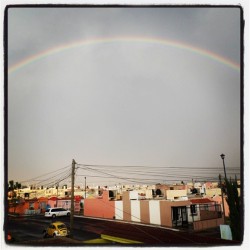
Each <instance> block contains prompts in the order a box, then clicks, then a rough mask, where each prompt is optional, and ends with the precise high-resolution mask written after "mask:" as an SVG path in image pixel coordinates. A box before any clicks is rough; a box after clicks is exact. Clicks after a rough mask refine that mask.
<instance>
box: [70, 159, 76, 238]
mask: <svg viewBox="0 0 250 250" xmlns="http://www.w3.org/2000/svg"><path fill="white" fill-rule="evenodd" d="M75 164H76V162H75V160H74V159H73V160H72V173H71V209H70V234H71V237H73V223H74V211H75V206H74V191H75Z"/></svg>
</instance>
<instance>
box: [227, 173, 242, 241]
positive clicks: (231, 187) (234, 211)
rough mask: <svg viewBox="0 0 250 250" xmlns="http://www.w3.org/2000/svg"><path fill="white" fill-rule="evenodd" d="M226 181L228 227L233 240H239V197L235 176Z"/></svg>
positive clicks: (240, 237) (240, 238)
mask: <svg viewBox="0 0 250 250" xmlns="http://www.w3.org/2000/svg"><path fill="white" fill-rule="evenodd" d="M225 182H226V193H227V198H226V201H227V204H228V206H229V218H230V228H231V230H232V236H233V239H234V240H238V241H241V240H242V235H241V217H240V206H241V204H240V197H239V193H238V189H237V178H236V177H235V180H234V181H232V180H231V179H230V181H228V179H227V178H225Z"/></svg>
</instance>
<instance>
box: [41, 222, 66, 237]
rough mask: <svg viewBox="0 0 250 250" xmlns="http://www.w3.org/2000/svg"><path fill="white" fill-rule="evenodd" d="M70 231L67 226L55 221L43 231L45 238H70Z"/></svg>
mask: <svg viewBox="0 0 250 250" xmlns="http://www.w3.org/2000/svg"><path fill="white" fill-rule="evenodd" d="M69 234H70V231H69V230H68V228H67V226H66V225H65V224H64V223H63V222H61V221H55V222H53V223H51V224H50V225H49V226H48V228H46V229H44V230H43V237H44V238H47V237H54V238H55V237H58V236H69Z"/></svg>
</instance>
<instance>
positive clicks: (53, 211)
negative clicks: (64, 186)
mask: <svg viewBox="0 0 250 250" xmlns="http://www.w3.org/2000/svg"><path fill="white" fill-rule="evenodd" d="M58 216H70V211H69V210H66V209H64V208H62V207H55V208H48V209H46V211H45V217H52V218H56V217H58Z"/></svg>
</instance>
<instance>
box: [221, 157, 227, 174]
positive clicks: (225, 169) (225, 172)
mask: <svg viewBox="0 0 250 250" xmlns="http://www.w3.org/2000/svg"><path fill="white" fill-rule="evenodd" d="M220 157H221V159H222V161H223V167H224V174H225V179H227V173H226V167H225V161H224V159H225V155H224V154H221V155H220Z"/></svg>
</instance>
